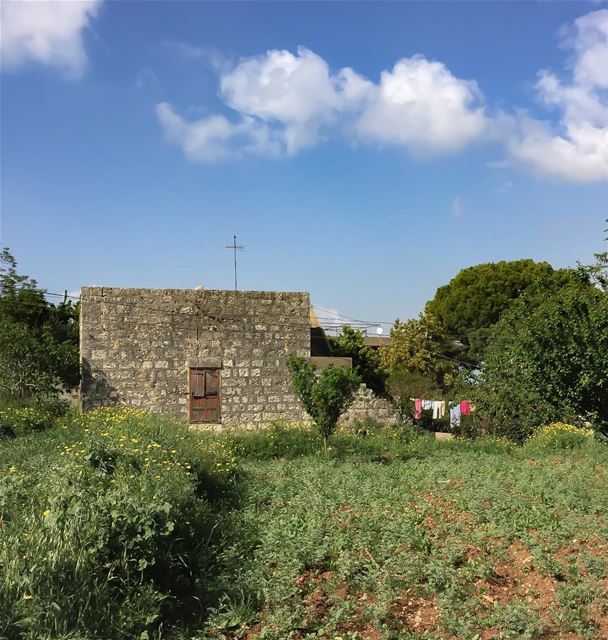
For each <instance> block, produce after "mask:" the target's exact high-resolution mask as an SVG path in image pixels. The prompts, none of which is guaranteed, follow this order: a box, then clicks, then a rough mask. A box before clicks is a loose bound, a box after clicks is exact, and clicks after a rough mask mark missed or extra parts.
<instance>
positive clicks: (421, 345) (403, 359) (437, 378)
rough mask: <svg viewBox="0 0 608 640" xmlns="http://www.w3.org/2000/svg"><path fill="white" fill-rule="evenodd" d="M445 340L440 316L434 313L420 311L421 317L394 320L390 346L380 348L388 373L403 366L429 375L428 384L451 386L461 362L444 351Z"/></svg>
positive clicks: (412, 371) (424, 375)
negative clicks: (439, 319)
mask: <svg viewBox="0 0 608 640" xmlns="http://www.w3.org/2000/svg"><path fill="white" fill-rule="evenodd" d="M445 342H446V337H445V335H444V332H443V327H442V326H441V324H440V323H439V322H438V320H437V318H435V316H434V315H433V314H431V313H426V312H425V313H421V314H420V315H419V316H418V318H412V319H411V320H406V321H405V322H399V320H396V321H395V324H394V326H393V328H392V329H391V343H390V346H388V347H383V348H382V349H381V350H380V359H381V362H382V365H383V367H384V369H385V370H386V371H388V372H391V371H394V370H398V369H404V370H407V371H409V372H410V373H416V374H419V375H420V376H423V377H426V378H428V380H429V384H434V385H435V386H436V385H439V386H445V385H449V383H450V380H451V378H453V376H454V375H455V374H456V372H457V370H458V363H457V362H456V361H455V360H452V359H451V358H449V357H447V356H444V355H443V354H442V352H443V351H445ZM431 381H433V382H431Z"/></svg>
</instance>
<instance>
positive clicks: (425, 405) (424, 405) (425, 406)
mask: <svg viewBox="0 0 608 640" xmlns="http://www.w3.org/2000/svg"><path fill="white" fill-rule="evenodd" d="M422 408H423V409H424V410H426V411H431V410H432V409H433V401H432V400H423V401H422Z"/></svg>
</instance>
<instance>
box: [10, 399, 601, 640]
mask: <svg viewBox="0 0 608 640" xmlns="http://www.w3.org/2000/svg"><path fill="white" fill-rule="evenodd" d="M556 431H557V432H559V433H561V431H560V430H559V429H557V430H556V429H555V428H554V429H552V430H551V431H550V436H548V441H547V442H545V441H543V445H542V446H537V444H538V443H537V444H534V443H528V444H527V445H525V446H524V447H518V446H515V445H514V444H512V443H510V442H509V441H506V440H503V439H496V438H492V439H486V440H477V441H470V440H465V439H454V440H451V441H447V442H439V441H436V440H434V439H433V438H431V437H430V436H429V435H428V434H424V433H416V432H414V431H411V430H407V431H404V430H401V429H386V428H382V427H378V426H374V425H369V424H368V425H363V426H362V425H359V426H357V427H355V428H353V429H350V430H346V429H342V430H341V431H340V432H339V433H338V434H336V436H335V437H333V438H332V440H331V442H330V449H329V451H328V452H327V454H325V453H323V451H322V442H321V439H320V438H319V436H318V435H316V434H315V433H314V431H312V430H311V429H310V428H308V427H305V426H295V427H288V426H286V425H275V426H274V427H273V428H271V429H270V430H265V431H227V432H224V433H220V434H217V433H208V434H196V433H189V432H187V431H186V430H185V428H184V427H183V425H179V424H175V423H172V422H169V421H166V420H162V419H160V418H158V417H155V416H150V415H146V414H140V413H138V412H135V411H132V410H129V411H124V410H122V411H98V412H92V413H90V414H87V416H85V417H78V416H73V415H68V416H66V417H64V418H62V419H61V420H60V421H59V422H58V424H56V425H55V426H54V427H53V428H52V429H49V430H46V431H42V432H37V431H36V432H32V433H24V434H23V435H20V436H18V437H12V438H8V437H5V438H0V521H1V525H2V526H0V637H6V638H11V639H12V638H31V639H33V638H36V639H38V638H49V639H50V638H58V639H62V640H67V639H68V638H69V639H72V638H99V639H102V638H103V639H108V640H109V639H113V638H117V639H118V638H141V639H144V638H150V639H152V638H180V639H182V638H183V639H184V640H185V639H186V638H196V639H197V640H202V639H203V638H216V639H218V640H219V639H224V640H233V639H236V638H246V639H248V640H253V639H254V638H264V639H274V640H286V639H292V640H303V639H312V638H325V639H327V640H336V639H337V638H342V639H343V640H347V639H348V640H355V639H359V640H363V639H368V640H369V639H371V640H380V639H385V640H388V639H393V640H397V639H401V638H405V639H407V638H412V639H413V638H420V639H422V638H427V639H429V638H435V639H437V640H439V639H445V638H454V639H456V638H462V639H466V640H482V639H483V640H490V639H491V638H496V639H498V638H502V639H507V638H512V639H515V638H530V639H541V638H546V639H548V638H569V639H574V638H589V639H591V638H598V639H599V638H604V637H608V492H607V491H606V490H605V486H606V479H607V474H608V451H607V448H606V446H605V445H604V444H602V443H598V442H597V441H595V439H594V438H592V437H587V436H585V437H581V438H579V437H578V436H579V435H580V434H577V433H574V434H573V433H571V432H570V431H567V433H566V435H565V436H564V437H565V438H566V439H567V443H568V445H567V446H565V445H564V446H562V445H563V443H564V439H563V438H561V436H560V435H559V433H558V435H556Z"/></svg>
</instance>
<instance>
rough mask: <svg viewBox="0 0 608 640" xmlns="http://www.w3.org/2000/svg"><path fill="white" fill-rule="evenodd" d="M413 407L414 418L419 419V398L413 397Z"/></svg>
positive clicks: (420, 410)
mask: <svg viewBox="0 0 608 640" xmlns="http://www.w3.org/2000/svg"><path fill="white" fill-rule="evenodd" d="M414 409H415V412H414V419H415V420H420V418H422V400H420V398H415V399H414Z"/></svg>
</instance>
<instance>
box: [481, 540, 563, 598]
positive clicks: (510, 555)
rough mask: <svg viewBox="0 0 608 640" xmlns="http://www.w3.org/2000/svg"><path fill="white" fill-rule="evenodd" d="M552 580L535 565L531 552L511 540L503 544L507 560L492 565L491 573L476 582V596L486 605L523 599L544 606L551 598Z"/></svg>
mask: <svg viewBox="0 0 608 640" xmlns="http://www.w3.org/2000/svg"><path fill="white" fill-rule="evenodd" d="M556 584H557V581H556V580H555V578H552V577H549V576H544V575H543V574H542V573H540V572H539V571H538V570H537V569H535V568H534V563H533V557H532V554H531V553H530V552H529V551H528V550H527V549H526V548H525V547H524V546H523V545H522V544H521V543H520V542H514V543H512V544H511V545H509V547H508V548H507V561H506V562H504V563H501V564H498V565H496V566H495V567H494V569H493V570H492V576H491V577H490V578H489V579H487V580H479V581H478V582H477V585H476V586H477V589H478V596H479V599H480V600H481V602H483V603H486V604H487V605H488V606H491V605H493V604H494V603H499V604H508V603H510V602H514V601H515V600H526V601H528V602H532V603H534V604H535V605H537V606H538V607H540V608H541V609H545V608H547V607H549V606H550V605H552V604H554V602H555V586H556Z"/></svg>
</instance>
